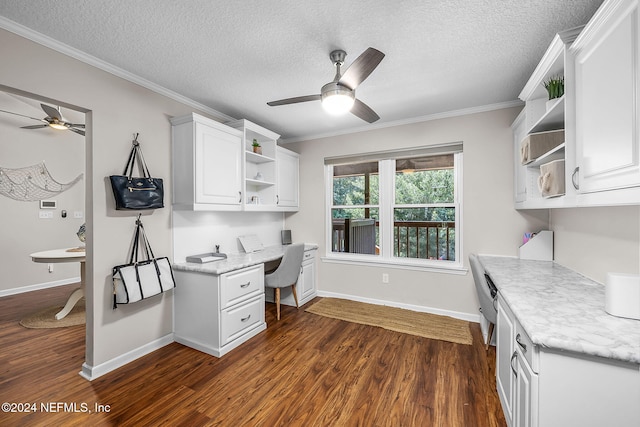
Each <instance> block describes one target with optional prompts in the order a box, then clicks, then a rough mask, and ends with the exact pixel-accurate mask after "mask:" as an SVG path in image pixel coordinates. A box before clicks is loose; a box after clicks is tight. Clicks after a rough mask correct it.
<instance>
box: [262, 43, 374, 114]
mask: <svg viewBox="0 0 640 427" xmlns="http://www.w3.org/2000/svg"><path fill="white" fill-rule="evenodd" d="M346 56H347V53H346V52H345V51H344V50H334V51H333V52H331V54H330V55H329V58H331V62H333V64H334V65H335V66H336V75H335V77H334V79H333V81H331V82H329V83H327V84H325V85H324V86H322V89H321V90H320V94H319V95H306V96H298V97H295V98H286V99H280V100H278V101H271V102H267V105H269V106H271V107H275V106H278V105H287V104H297V103H299V102H307V101H322V106H323V107H324V108H325V110H327V111H329V112H330V113H334V114H341V113H346V112H347V111H350V112H351V113H352V114H353V115H355V116H357V117H359V118H361V119H362V120H364V121H366V122H369V123H373V122H375V121H376V120H378V119H379V118H380V116H378V115H377V114H376V112H375V111H373V110H372V109H371V108H370V107H369V106H368V105H367V104H365V103H364V102H362V101H360V100H359V99H357V98H356V87H358V86H359V85H360V83H362V82H363V81H364V80H365V79H366V78H367V77H369V75H370V74H371V73H372V72H373V70H375V69H376V67H377V66H378V64H380V61H382V59H383V58H384V53H382V52H380V51H379V50H377V49H374V48H372V47H370V48H368V49H367V50H365V51H364V52H363V53H362V54H361V55H360V56H359V57H357V58H356V60H355V61H353V63H352V64H351V65H350V66H349V67H348V68H347V69H346V70H345V72H344V74H343V73H341V70H340V67H341V66H342V64H344V59H345V57H346Z"/></svg>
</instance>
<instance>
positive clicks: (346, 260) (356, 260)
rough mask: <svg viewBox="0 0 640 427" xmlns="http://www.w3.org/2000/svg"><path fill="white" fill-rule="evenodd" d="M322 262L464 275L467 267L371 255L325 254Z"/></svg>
mask: <svg viewBox="0 0 640 427" xmlns="http://www.w3.org/2000/svg"><path fill="white" fill-rule="evenodd" d="M320 259H321V260H322V262H326V263H334V264H350V265H363V266H368V267H385V268H397V269H400V270H416V271H428V272H433V273H445V274H457V275H465V274H467V271H468V269H467V268H465V267H464V266H463V265H460V264H458V263H455V262H447V261H432V262H428V261H422V260H414V259H402V258H394V259H383V258H380V257H376V258H375V259H374V258H373V257H371V256H366V255H365V256H360V257H359V256H350V257H345V256H336V255H326V256H323V257H321V258H320Z"/></svg>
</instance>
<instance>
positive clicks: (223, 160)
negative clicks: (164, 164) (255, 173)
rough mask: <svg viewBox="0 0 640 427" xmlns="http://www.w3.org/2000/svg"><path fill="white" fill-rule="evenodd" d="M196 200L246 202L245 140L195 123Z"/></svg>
mask: <svg viewBox="0 0 640 427" xmlns="http://www.w3.org/2000/svg"><path fill="white" fill-rule="evenodd" d="M195 132H196V134H195V140H196V152H195V158H196V168H195V169H196V171H195V180H196V181H195V182H196V188H195V198H196V203H213V204H222V205H237V206H238V207H239V206H240V204H241V202H242V151H241V150H242V140H241V138H240V137H239V136H236V135H232V134H229V133H226V132H224V131H221V130H219V129H215V128H212V127H209V126H207V125H205V124H203V123H196V124H195Z"/></svg>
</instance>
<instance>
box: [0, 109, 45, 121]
mask: <svg viewBox="0 0 640 427" xmlns="http://www.w3.org/2000/svg"><path fill="white" fill-rule="evenodd" d="M0 112H3V113H9V114H13V115H14V116H20V117H26V118H27V119H33V120H37V121H39V122H45V121H46V120H43V119H36V118H35V117H30V116H25V115H24V114H18V113H12V112H11V111H6V110H0Z"/></svg>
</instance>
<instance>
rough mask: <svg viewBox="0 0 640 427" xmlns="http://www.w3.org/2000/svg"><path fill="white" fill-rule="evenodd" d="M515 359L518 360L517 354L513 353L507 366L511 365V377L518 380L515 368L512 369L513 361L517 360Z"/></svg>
mask: <svg viewBox="0 0 640 427" xmlns="http://www.w3.org/2000/svg"><path fill="white" fill-rule="evenodd" d="M517 358H518V352H517V351H514V352H513V356H511V362H509V364H510V365H511V370H512V371H513V375H515V376H516V378H518V371H516V370H515V368H514V367H513V359H517Z"/></svg>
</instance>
